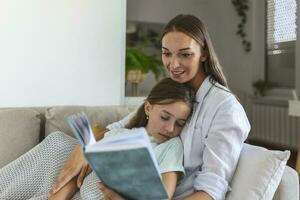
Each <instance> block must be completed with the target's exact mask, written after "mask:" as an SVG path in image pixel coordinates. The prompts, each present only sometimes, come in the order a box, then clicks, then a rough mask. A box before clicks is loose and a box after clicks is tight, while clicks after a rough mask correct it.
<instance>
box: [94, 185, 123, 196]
mask: <svg viewBox="0 0 300 200" xmlns="http://www.w3.org/2000/svg"><path fill="white" fill-rule="evenodd" d="M97 185H98V188H99V189H100V190H101V191H102V194H103V197H104V200H125V199H124V198H123V197H121V196H120V195H119V194H118V193H116V192H115V191H113V190H111V189H110V188H108V187H107V186H105V185H104V184H103V183H97Z"/></svg>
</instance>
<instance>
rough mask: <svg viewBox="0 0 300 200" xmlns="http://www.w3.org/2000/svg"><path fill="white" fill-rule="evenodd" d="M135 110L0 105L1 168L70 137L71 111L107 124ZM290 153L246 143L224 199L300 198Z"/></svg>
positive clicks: (111, 107)
mask: <svg viewBox="0 0 300 200" xmlns="http://www.w3.org/2000/svg"><path fill="white" fill-rule="evenodd" d="M134 109H135V108H134V107H126V106H94V107H93V106H53V107H27V108H0V137H1V139H0V152H1V153H0V168H1V167H3V166H5V165H6V164H7V163H9V162H11V161H12V160H14V159H16V158H18V157H19V156H21V155H22V154H24V153H25V152H27V151H29V150H30V149H31V148H33V147H34V146H35V145H37V144H38V143H39V142H41V141H42V140H43V139H44V138H45V137H47V135H49V133H51V132H53V131H57V130H59V131H63V132H64V133H66V134H68V135H71V136H72V132H71V130H70V129H69V127H68V125H67V123H66V120H65V119H66V117H67V116H69V115H71V114H74V113H78V112H82V111H84V112H86V113H87V115H88V116H89V118H90V121H91V122H92V123H93V124H98V125H101V126H106V125H108V124H109V123H112V122H114V121H117V120H119V119H121V118H122V117H124V116H125V115H127V114H128V113H129V112H131V111H133V110H134ZM289 155H290V153H289V151H271V150H268V149H265V148H263V147H258V146H254V145H249V144H245V145H244V147H243V150H242V152H241V156H240V160H239V163H238V165H237V169H236V172H235V174H234V175H233V177H232V181H231V182H230V185H229V186H230V188H231V190H230V192H228V194H227V196H226V199H228V200H238V199H239V200H240V199H243V200H247V199H249V200H255V199H266V200H267V199H274V200H299V177H298V173H297V172H296V171H295V170H294V169H292V168H290V167H288V166H286V162H287V160H288V158H289Z"/></svg>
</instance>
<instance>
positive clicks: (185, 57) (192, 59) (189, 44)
mask: <svg viewBox="0 0 300 200" xmlns="http://www.w3.org/2000/svg"><path fill="white" fill-rule="evenodd" d="M203 52H204V51H203V50H202V48H201V46H200V44H199V43H197V42H196V40H194V39H193V38H191V37H190V36H188V35H186V34H184V33H182V32H169V33H167V34H166V35H165V36H164V37H163V39H162V61H163V64H164V66H165V67H166V69H167V70H168V72H169V75H170V78H172V79H173V80H175V81H177V82H180V83H186V82H188V83H190V85H191V86H193V87H194V88H195V89H198V88H199V86H200V84H201V83H202V81H203V80H204V77H205V74H204V72H203V67H202V62H204V61H205V60H206V56H205V55H204V53H203Z"/></svg>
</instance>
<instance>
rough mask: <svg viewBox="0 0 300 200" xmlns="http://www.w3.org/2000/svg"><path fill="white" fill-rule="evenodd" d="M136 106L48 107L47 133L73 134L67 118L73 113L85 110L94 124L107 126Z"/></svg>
mask: <svg viewBox="0 0 300 200" xmlns="http://www.w3.org/2000/svg"><path fill="white" fill-rule="evenodd" d="M134 109H135V108H134V107H125V106H56V107H51V108H48V109H47V110H46V112H45V117H46V127H45V135H46V136H47V135H49V134H50V133H51V132H53V131H63V132H65V133H66V134H68V135H71V136H73V134H72V132H71V129H70V128H69V126H68V124H67V122H66V118H67V117H68V116H70V115H72V114H75V113H79V112H82V111H83V112H85V113H86V114H87V115H88V117H89V119H90V121H91V123H92V124H98V125H102V126H107V125H108V124H110V123H112V122H115V121H118V120H120V119H121V118H123V117H124V116H126V115H127V114H128V113H130V112H131V111H133V110H134Z"/></svg>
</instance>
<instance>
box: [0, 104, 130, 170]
mask: <svg viewBox="0 0 300 200" xmlns="http://www.w3.org/2000/svg"><path fill="white" fill-rule="evenodd" d="M135 109H136V108H135V107H127V106H53V107H26V108H0V152H5V153H1V154H0V168H1V167H2V166H4V165H5V164H7V163H8V162H10V161H12V160H14V159H16V158H18V157H19V156H20V155H22V154H23V153H25V152H27V151H28V150H30V149H31V148H32V147H34V146H35V145H37V144H38V143H39V142H40V141H42V140H43V139H44V138H45V136H47V135H49V134H50V133H51V132H53V131H63V132H65V133H66V134H68V135H71V136H73V134H72V132H71V130H70V128H69V126H68V124H67V123H66V117H67V116H69V115H71V114H75V113H79V112H82V111H83V112H86V113H87V115H88V116H89V119H90V120H91V122H92V123H93V124H98V125H101V126H104V127H105V126H107V125H108V124H110V123H112V122H115V121H118V120H120V119H122V118H123V117H124V116H126V115H127V114H129V113H130V112H132V111H133V110H135Z"/></svg>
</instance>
